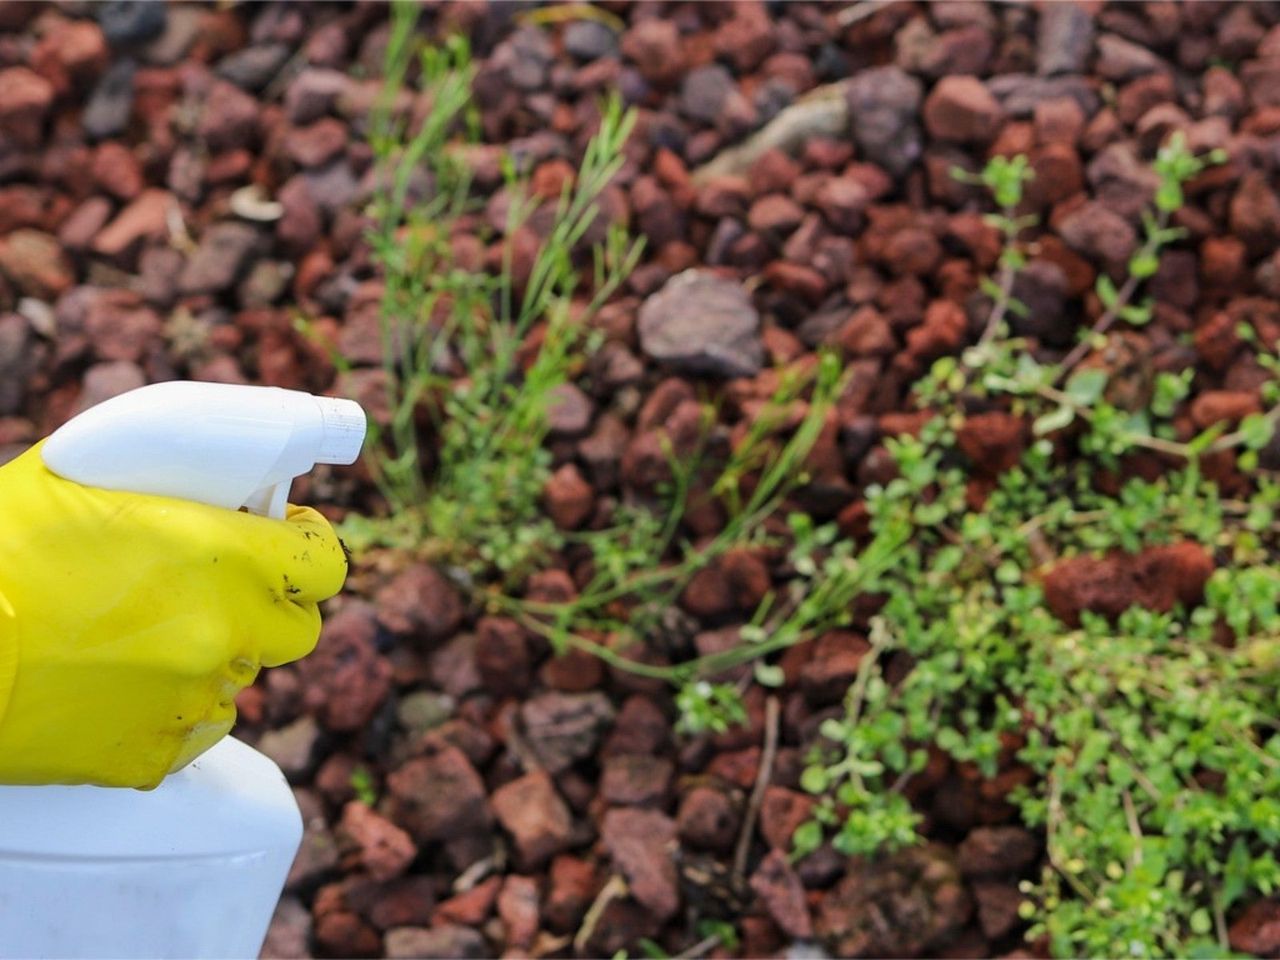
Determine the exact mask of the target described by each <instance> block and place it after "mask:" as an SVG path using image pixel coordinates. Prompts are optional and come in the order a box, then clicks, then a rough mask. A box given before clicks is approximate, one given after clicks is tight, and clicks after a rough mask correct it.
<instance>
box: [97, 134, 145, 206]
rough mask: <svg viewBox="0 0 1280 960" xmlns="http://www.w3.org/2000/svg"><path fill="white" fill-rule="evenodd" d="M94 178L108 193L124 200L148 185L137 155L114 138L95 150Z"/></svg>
mask: <svg viewBox="0 0 1280 960" xmlns="http://www.w3.org/2000/svg"><path fill="white" fill-rule="evenodd" d="M93 179H94V180H95V181H96V182H97V184H98V186H100V187H101V188H102V189H103V190H105V191H106V192H107V193H109V194H111V195H112V196H113V197H115V198H116V199H117V200H124V201H129V200H132V199H133V198H134V197H136V196H138V195H139V194H140V193H142V189H143V187H145V186H146V180H145V179H144V178H143V175H142V165H141V164H140V163H139V162H138V158H137V156H136V155H135V154H134V152H133V151H132V150H130V149H129V148H128V147H125V146H124V145H123V144H120V143H117V142H115V141H114V140H108V141H107V142H106V143H104V144H102V145H101V146H99V147H98V149H97V150H95V151H94V153H93Z"/></svg>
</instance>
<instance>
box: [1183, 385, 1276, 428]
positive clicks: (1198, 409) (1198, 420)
mask: <svg viewBox="0 0 1280 960" xmlns="http://www.w3.org/2000/svg"><path fill="white" fill-rule="evenodd" d="M1190 412H1191V419H1192V421H1193V422H1194V423H1195V425H1196V426H1197V427H1199V428H1200V429H1201V430H1204V429H1206V428H1208V427H1211V426H1213V425H1214V424H1215V423H1227V424H1232V425H1234V424H1236V423H1239V422H1240V421H1241V420H1243V419H1244V418H1245V417H1247V416H1249V415H1250V414H1252V413H1261V412H1262V403H1261V402H1260V401H1259V399H1258V395H1257V394H1256V393H1252V392H1245V391H1239V390H1206V391H1204V392H1203V393H1200V394H1198V395H1197V396H1196V398H1195V399H1194V400H1192V401H1191V409H1190Z"/></svg>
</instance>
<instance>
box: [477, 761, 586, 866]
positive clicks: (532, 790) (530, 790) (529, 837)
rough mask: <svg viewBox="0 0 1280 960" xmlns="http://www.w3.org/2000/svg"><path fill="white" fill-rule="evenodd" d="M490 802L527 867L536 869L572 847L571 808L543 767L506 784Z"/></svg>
mask: <svg viewBox="0 0 1280 960" xmlns="http://www.w3.org/2000/svg"><path fill="white" fill-rule="evenodd" d="M491 802H492V804H493V812H494V815H495V816H496V817H497V818H498V823H499V824H501V825H502V828H503V829H504V830H506V831H507V833H509V834H511V837H512V839H513V840H514V842H515V848H516V856H517V857H518V858H519V861H520V863H521V865H522V866H523V867H524V868H525V869H529V870H532V869H536V868H537V867H539V866H541V865H542V864H543V863H545V862H546V861H547V860H548V859H550V858H551V857H553V856H555V855H556V854H558V853H562V852H564V851H565V850H567V849H568V848H569V844H570V843H571V840H572V834H573V821H572V818H571V815H570V813H569V808H568V807H567V806H565V802H564V800H562V799H561V798H560V794H558V793H557V792H556V788H555V785H554V784H553V783H552V782H551V778H550V777H549V776H548V775H547V774H546V773H545V772H544V771H542V770H535V771H533V772H532V773H528V774H525V775H524V776H523V777H521V778H519V779H518V780H512V781H511V782H510V783H506V784H503V785H502V786H501V787H499V788H498V789H497V790H495V791H494V792H493V797H492V799H491Z"/></svg>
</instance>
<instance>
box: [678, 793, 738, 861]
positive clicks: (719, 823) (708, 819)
mask: <svg viewBox="0 0 1280 960" xmlns="http://www.w3.org/2000/svg"><path fill="white" fill-rule="evenodd" d="M741 819H742V817H741V814H740V813H739V810H738V805H737V804H735V803H734V802H733V801H732V800H731V799H729V797H728V796H727V795H726V794H725V792H724V791H723V790H717V789H716V788H714V787H694V788H693V789H692V790H690V791H689V792H688V793H687V794H686V795H685V797H684V799H683V800H682V801H681V802H680V810H679V812H678V813H677V814H676V830H677V831H678V832H679V834H680V839H681V840H682V841H683V842H684V843H687V844H689V845H691V846H694V847H701V848H703V849H706V850H715V851H718V852H720V853H724V852H726V851H728V850H729V849H731V848H732V846H733V844H734V841H735V840H736V839H737V836H738V830H739V825H740V823H741Z"/></svg>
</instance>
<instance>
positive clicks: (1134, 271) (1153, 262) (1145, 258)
mask: <svg viewBox="0 0 1280 960" xmlns="http://www.w3.org/2000/svg"><path fill="white" fill-rule="evenodd" d="M1159 269H1160V258H1159V257H1157V256H1156V255H1155V254H1154V253H1148V252H1142V253H1138V254H1135V255H1134V256H1133V257H1132V258H1131V259H1130V260H1129V273H1130V275H1131V276H1135V277H1137V278H1138V279H1139V280H1145V279H1147V277H1154V276H1155V274H1156V271H1157V270H1159Z"/></svg>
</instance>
